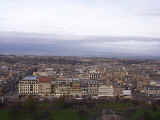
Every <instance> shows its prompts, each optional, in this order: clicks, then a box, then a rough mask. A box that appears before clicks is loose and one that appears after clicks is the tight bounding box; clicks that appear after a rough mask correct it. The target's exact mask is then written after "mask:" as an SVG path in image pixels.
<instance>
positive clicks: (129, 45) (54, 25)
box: [0, 0, 160, 55]
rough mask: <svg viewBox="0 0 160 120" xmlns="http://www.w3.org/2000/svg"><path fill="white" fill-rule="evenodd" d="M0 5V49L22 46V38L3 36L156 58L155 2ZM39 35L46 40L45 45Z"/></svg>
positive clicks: (10, 0) (43, 0) (159, 24)
mask: <svg viewBox="0 0 160 120" xmlns="http://www.w3.org/2000/svg"><path fill="white" fill-rule="evenodd" d="M0 4H1V5H0V43H7V42H23V43H25V41H26V38H25V40H22V39H11V38H10V39H8V38H7V39H4V36H6V35H8V36H10V34H11V36H12V37H13V34H16V33H21V35H20V34H18V35H20V36H21V37H22V36H23V35H24V33H27V34H25V35H24V36H25V37H27V36H30V34H36V35H35V36H36V37H37V35H39V36H38V38H40V37H41V39H36V40H35V41H36V42H37V43H38V42H40V43H44V42H45V43H48V44H49V43H55V40H72V41H74V40H78V41H82V40H83V41H87V42H85V44H83V47H86V48H87V47H88V48H94V49H96V50H97V51H102V52H105V51H107V50H108V49H110V50H109V51H114V52H115V53H119V51H121V54H122V53H124V52H126V51H128V52H127V54H130V53H131V54H143V55H152V54H154V55H155V54H158V53H157V51H159V50H160V48H159V46H160V39H159V38H160V1H159V0H0ZM7 32H9V34H6V33H7ZM4 34H5V35H4ZM28 34H29V35H28ZM40 34H41V35H40ZM43 34H48V37H47V40H46V37H44V36H43ZM16 35H17V34H16ZM16 35H15V36H16ZM50 35H51V36H50ZM15 36H14V37H15ZM35 36H34V35H31V37H35ZM108 36H110V37H113V38H108ZM21 37H20V38H21ZM115 37H116V38H115ZM119 37H120V38H119ZM126 37H128V38H126ZM135 37H139V38H135ZM42 38H43V39H42ZM51 38H52V39H51ZM44 39H45V41H44ZM53 39H54V40H53ZM115 39H116V40H115ZM124 39H125V40H124ZM88 40H89V42H88ZM99 40H100V41H99ZM30 41H31V42H35V41H32V40H30ZM90 41H92V42H90ZM98 41H99V42H98ZM79 45H80V44H79ZM133 46H134V47H133ZM102 49H103V50H102Z"/></svg>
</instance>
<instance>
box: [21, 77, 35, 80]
mask: <svg viewBox="0 0 160 120" xmlns="http://www.w3.org/2000/svg"><path fill="white" fill-rule="evenodd" d="M37 79H38V76H26V77H25V78H23V80H37Z"/></svg>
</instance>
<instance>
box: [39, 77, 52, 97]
mask: <svg viewBox="0 0 160 120" xmlns="http://www.w3.org/2000/svg"><path fill="white" fill-rule="evenodd" d="M51 82H52V78H50V77H40V78H39V95H40V96H49V95H51V88H52V86H51Z"/></svg>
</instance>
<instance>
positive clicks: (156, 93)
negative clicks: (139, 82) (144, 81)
mask: <svg viewBox="0 0 160 120" xmlns="http://www.w3.org/2000/svg"><path fill="white" fill-rule="evenodd" d="M144 94H145V96H148V97H160V86H145V87H144Z"/></svg>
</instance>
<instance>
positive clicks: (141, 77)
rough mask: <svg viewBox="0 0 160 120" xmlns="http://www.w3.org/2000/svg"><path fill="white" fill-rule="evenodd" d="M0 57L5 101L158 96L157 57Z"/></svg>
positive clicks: (159, 64)
mask: <svg viewBox="0 0 160 120" xmlns="http://www.w3.org/2000/svg"><path fill="white" fill-rule="evenodd" d="M0 61H1V62H0V66H1V67H0V83H1V84H0V85H1V89H0V90H1V91H0V93H1V99H0V100H1V104H2V105H4V106H12V105H14V104H17V103H19V104H20V103H24V102H26V101H27V100H28V99H29V98H30V97H31V96H32V97H33V98H34V99H36V101H37V102H40V103H41V102H42V103H43V102H45V103H50V102H53V101H55V100H58V101H59V100H61V99H64V100H66V101H70V102H71V103H72V104H73V103H74V102H77V103H76V104H78V103H81V104H87V103H86V102H87V101H88V100H91V101H92V100H93V101H94V102H95V101H97V102H100V103H101V102H102V103H103V102H105V101H106V102H107V103H108V102H112V101H117V100H118V101H123V102H124V101H126V102H127V101H128V100H130V101H132V102H144V103H145V104H148V105H151V104H155V103H156V104H157V102H158V101H159V100H160V81H159V78H160V60H141V59H135V60H134V59H116V58H97V57H93V58H92V57H71V56H70V57H62V56H61V57H59V56H33V55H32V56H16V55H0ZM33 98H32V99H33ZM88 102H89V101H88ZM114 114H115V113H114ZM108 119H109V118H108ZM108 119H107V120H108ZM115 119H116V120H117V119H120V118H115Z"/></svg>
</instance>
